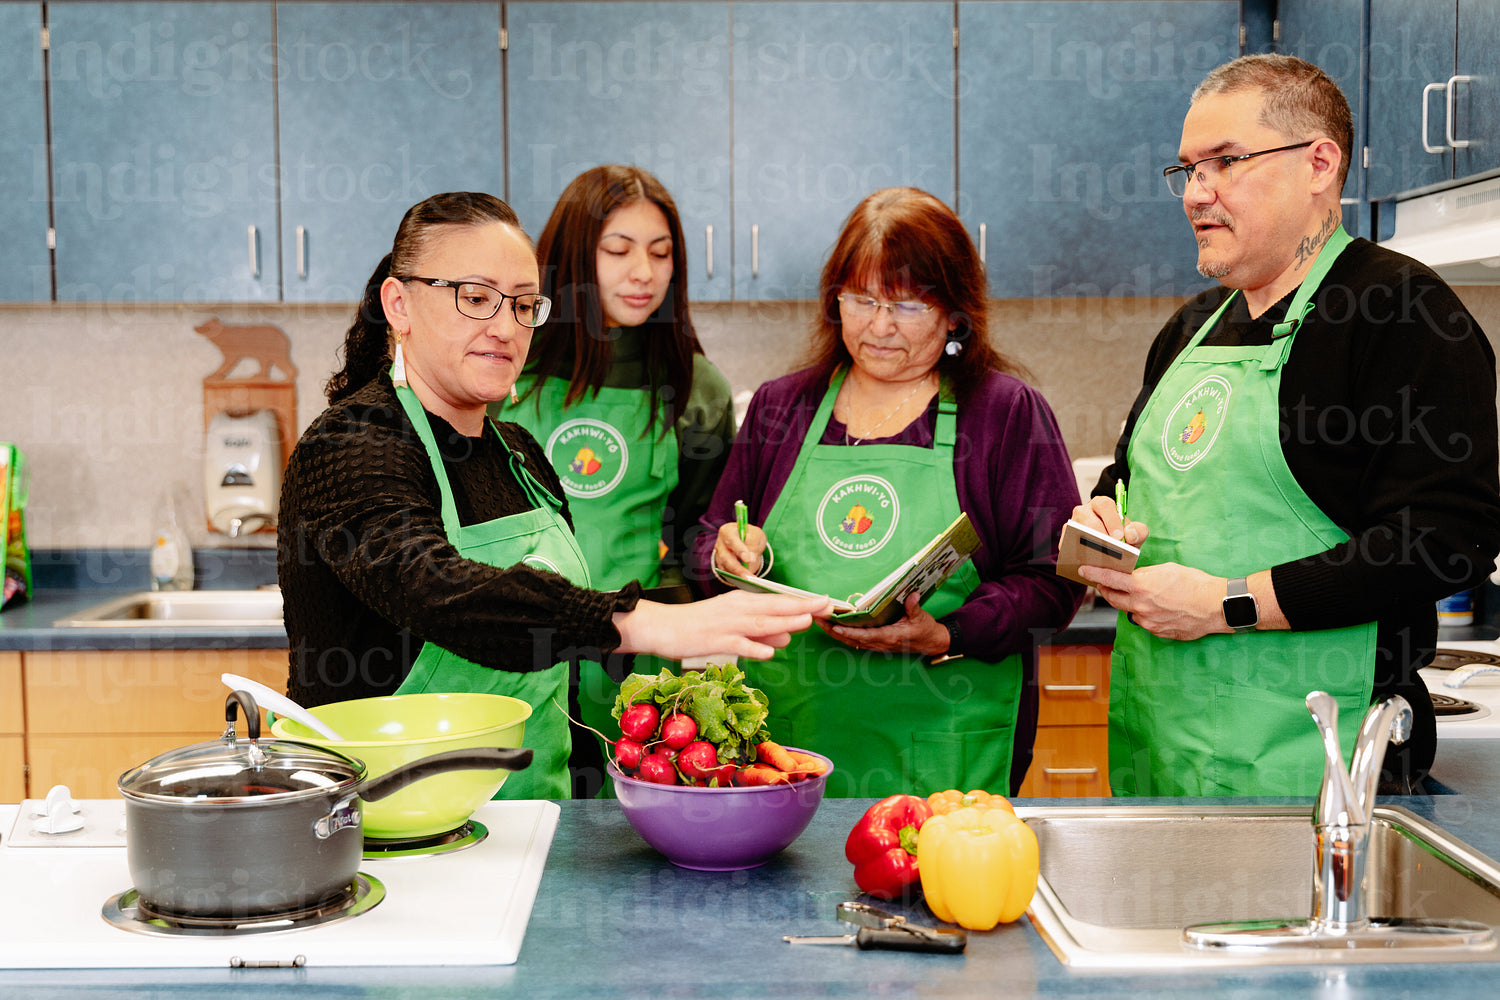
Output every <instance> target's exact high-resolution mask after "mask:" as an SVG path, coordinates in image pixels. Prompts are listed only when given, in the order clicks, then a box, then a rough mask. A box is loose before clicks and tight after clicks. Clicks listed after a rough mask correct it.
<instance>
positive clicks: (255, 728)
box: [224, 691, 260, 740]
mask: <svg viewBox="0 0 1500 1000" xmlns="http://www.w3.org/2000/svg"><path fill="white" fill-rule="evenodd" d="M236 705H238V706H239V707H240V708H242V709H244V710H245V735H246V736H247V737H249V738H250V739H251V740H258V739H260V706H259V705H257V704H256V703H255V698H254V696H252V695H251V694H250V692H249V691H231V692H229V697H227V698H225V699H224V721H225V722H227V723H228V724H229V727H228V728H227V729H226V730H224V738H225V739H226V740H232V739H234V712H235V706H236Z"/></svg>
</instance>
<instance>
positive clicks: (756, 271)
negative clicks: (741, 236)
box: [750, 225, 760, 278]
mask: <svg viewBox="0 0 1500 1000" xmlns="http://www.w3.org/2000/svg"><path fill="white" fill-rule="evenodd" d="M750 277H752V278H759V277H760V226H757V225H752V226H751V227H750Z"/></svg>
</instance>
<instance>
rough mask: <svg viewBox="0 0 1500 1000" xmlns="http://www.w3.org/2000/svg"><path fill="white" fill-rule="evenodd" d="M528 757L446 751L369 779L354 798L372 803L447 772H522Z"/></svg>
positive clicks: (526, 752)
mask: <svg viewBox="0 0 1500 1000" xmlns="http://www.w3.org/2000/svg"><path fill="white" fill-rule="evenodd" d="M531 753H532V752H531V749H530V748H529V747H515V748H510V749H504V748H500V747H496V748H494V749H489V748H480V749H474V750H449V751H448V752H447V753H439V754H433V755H432V756H431V757H423V758H422V759H421V760H414V761H412V762H411V763H409V764H403V765H401V766H400V767H398V768H396V769H395V770H393V771H387V772H386V773H385V774H382V775H381V776H380V777H378V778H371V779H370V780H369V782H367V783H366V784H365V786H364V787H363V788H361V789H359V792H358V794H359V797H360V798H362V799H364V800H365V801H366V802H375V801H378V800H380V799H383V798H385V797H386V796H387V795H394V794H396V793H397V792H399V791H400V790H401V789H403V788H405V787H406V786H407V785H409V784H411V783H412V782H414V781H421V780H422V779H423V778H430V777H432V776H433V775H435V774H444V773H446V772H448V771H494V770H496V769H497V768H504V769H505V770H507V771H524V770H525V769H526V768H527V767H528V766H530V764H531Z"/></svg>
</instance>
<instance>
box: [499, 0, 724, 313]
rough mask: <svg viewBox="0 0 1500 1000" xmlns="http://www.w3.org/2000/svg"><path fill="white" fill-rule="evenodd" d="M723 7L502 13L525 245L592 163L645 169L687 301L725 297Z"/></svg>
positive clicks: (517, 204)
mask: <svg viewBox="0 0 1500 1000" xmlns="http://www.w3.org/2000/svg"><path fill="white" fill-rule="evenodd" d="M729 24H730V6H729V4H727V3H510V4H507V5H506V28H507V31H508V34H509V38H510V46H509V56H508V59H509V63H508V67H507V75H506V95H505V96H506V150H507V174H508V177H507V179H508V187H507V190H508V192H509V198H510V203H511V206H512V207H514V208H515V210H516V212H517V213H518V214H519V215H520V216H521V222H522V224H523V225H524V226H525V227H526V231H527V232H528V233H530V234H531V235H532V237H533V239H535V238H537V237H539V236H540V235H541V232H542V227H543V225H545V224H546V221H547V218H548V216H549V215H550V214H551V212H552V207H553V205H554V204H555V203H556V201H557V196H558V195H559V194H561V193H562V190H563V188H564V187H566V186H567V184H568V182H569V181H571V180H572V179H573V178H574V177H576V176H577V175H578V174H580V173H582V172H583V171H584V170H587V169H588V168H590V167H594V166H598V165H599V164H602V163H629V164H634V165H636V166H639V167H642V168H644V169H646V170H649V171H650V172H651V173H653V174H654V175H656V177H657V178H658V179H659V180H660V181H661V182H662V184H663V185H665V186H666V188H667V190H668V192H670V193H671V195H672V200H673V201H674V202H675V203H676V205H677V210H678V214H679V215H680V216H681V217H682V227H683V237H684V240H685V241H686V244H687V259H688V262H689V268H690V272H689V274H688V279H687V288H688V294H689V296H690V297H691V298H693V299H695V300H726V299H729V298H731V297H732V294H733V288H732V284H731V273H730V259H729V253H730V225H731V222H732V218H731V215H730V205H729V190H730V188H729V162H730V159H729V155H730V153H729V151H730V107H729Z"/></svg>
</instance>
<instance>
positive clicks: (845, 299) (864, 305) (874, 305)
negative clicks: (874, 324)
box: [839, 292, 934, 323]
mask: <svg viewBox="0 0 1500 1000" xmlns="http://www.w3.org/2000/svg"><path fill="white" fill-rule="evenodd" d="M839 301H840V302H842V303H843V304H844V308H845V309H847V310H849V314H850V315H851V316H868V315H870V314H871V313H874V312H877V311H879V310H880V309H882V308H883V309H886V310H888V311H889V312H890V314H891V318H892V319H894V320H895V321H896V322H897V323H914V322H916V321H917V320H919V319H921V318H922V317H923V316H925V315H927V314H928V313H930V312H932V310H933V308H934V306H933V305H932V304H931V303H929V302H923V301H921V300H919V299H907V300H905V301H902V302H882V301H880V300H879V299H877V298H875V296H873V295H857V294H855V293H854V292H840V293H839Z"/></svg>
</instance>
